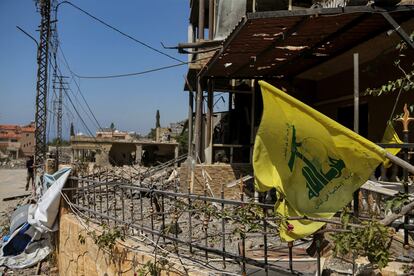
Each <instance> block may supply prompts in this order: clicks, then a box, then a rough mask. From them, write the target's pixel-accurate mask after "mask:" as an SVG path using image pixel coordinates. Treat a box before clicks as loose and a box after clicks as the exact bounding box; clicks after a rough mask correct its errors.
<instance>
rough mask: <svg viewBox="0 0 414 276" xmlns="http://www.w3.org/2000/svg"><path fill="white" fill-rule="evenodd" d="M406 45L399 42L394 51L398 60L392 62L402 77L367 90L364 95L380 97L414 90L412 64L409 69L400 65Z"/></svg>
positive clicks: (413, 34) (413, 35) (411, 37)
mask: <svg viewBox="0 0 414 276" xmlns="http://www.w3.org/2000/svg"><path fill="white" fill-rule="evenodd" d="M413 38H414V32H413V33H411V35H410V39H411V40H413ZM407 48H408V46H407V43H406V42H404V41H401V42H400V43H399V44H398V45H397V46H396V50H397V51H398V58H397V59H396V60H394V66H395V67H397V68H398V69H399V70H400V71H401V73H402V76H401V77H400V78H397V79H395V80H393V81H388V83H386V84H383V85H381V87H377V88H368V89H367V90H366V91H365V95H373V96H380V95H383V94H389V93H392V92H395V91H400V90H401V91H402V90H403V91H410V90H414V68H413V67H414V64H411V66H409V68H403V66H402V64H401V59H404V58H405V57H406V55H405V50H407Z"/></svg>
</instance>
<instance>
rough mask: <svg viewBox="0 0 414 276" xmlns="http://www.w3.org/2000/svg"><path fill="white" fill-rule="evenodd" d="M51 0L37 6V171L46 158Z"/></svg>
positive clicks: (43, 0) (38, 1)
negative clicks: (38, 37) (38, 14)
mask: <svg viewBox="0 0 414 276" xmlns="http://www.w3.org/2000/svg"><path fill="white" fill-rule="evenodd" d="M50 1H51V0H37V1H36V6H37V8H38V10H39V12H40V16H41V21H40V40H39V48H38V51H37V64H38V69H37V84H36V114H35V125H36V130H35V139H36V144H35V159H34V161H35V166H36V171H37V172H38V171H39V168H41V166H42V165H43V164H44V162H45V160H46V151H47V150H46V122H47V81H48V79H47V73H48V72H47V71H48V61H49V38H50V6H51V3H50Z"/></svg>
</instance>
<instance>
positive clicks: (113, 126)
mask: <svg viewBox="0 0 414 276" xmlns="http://www.w3.org/2000/svg"><path fill="white" fill-rule="evenodd" d="M109 128H110V129H112V131H114V130H115V124H114V123H113V122H112V123H111V126H110V127H109Z"/></svg>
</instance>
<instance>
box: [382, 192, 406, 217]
mask: <svg viewBox="0 0 414 276" xmlns="http://www.w3.org/2000/svg"><path fill="white" fill-rule="evenodd" d="M409 202H410V199H409V197H408V194H404V193H401V192H400V193H398V194H397V195H396V196H394V197H393V198H392V199H390V200H387V202H386V204H385V210H386V211H388V210H390V211H392V212H394V213H398V212H400V211H401V208H402V207H403V206H404V205H405V204H407V203H409Z"/></svg>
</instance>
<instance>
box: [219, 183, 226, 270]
mask: <svg viewBox="0 0 414 276" xmlns="http://www.w3.org/2000/svg"><path fill="white" fill-rule="evenodd" d="M220 195H221V199H224V185H223V184H221V193H220ZM221 213H222V214H224V202H221ZM221 250H222V251H223V252H226V222H225V220H224V216H222V217H221ZM223 268H224V269H225V268H226V257H225V256H224V255H223Z"/></svg>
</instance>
